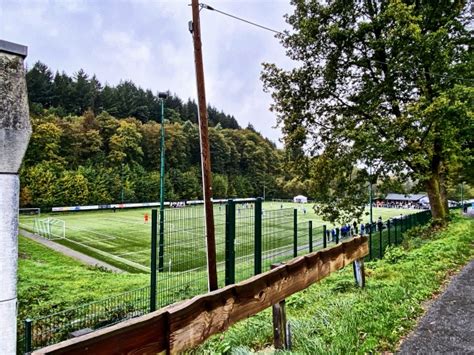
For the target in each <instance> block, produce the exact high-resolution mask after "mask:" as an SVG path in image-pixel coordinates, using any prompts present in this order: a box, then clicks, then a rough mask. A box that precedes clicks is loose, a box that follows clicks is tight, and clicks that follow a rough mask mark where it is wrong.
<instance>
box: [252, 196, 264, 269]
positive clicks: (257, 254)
mask: <svg viewBox="0 0 474 355" xmlns="http://www.w3.org/2000/svg"><path fill="white" fill-rule="evenodd" d="M254 211H255V216H254V217H255V223H254V226H255V241H254V243H255V245H254V247H255V248H254V273H255V275H258V274H260V273H261V272H262V198H261V197H258V198H257V200H256V201H255V210H254Z"/></svg>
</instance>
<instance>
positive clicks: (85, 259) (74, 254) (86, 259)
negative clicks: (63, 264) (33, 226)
mask: <svg viewBox="0 0 474 355" xmlns="http://www.w3.org/2000/svg"><path fill="white" fill-rule="evenodd" d="M20 234H21V235H22V236H24V237H26V238H29V239H31V240H34V241H35V242H37V243H40V244H42V245H44V246H46V247H48V248H50V249H53V250H55V251H57V252H59V253H61V254H64V255H66V256H69V257H71V258H73V259H76V260H78V261H80V262H81V263H83V264H86V265H90V266H100V267H103V268H105V269H107V270H110V271H112V272H117V273H121V272H124V271H123V270H121V269H119V268H117V267H115V266H112V265H110V264H107V263H105V262H103V261H100V260H97V259H95V258H92V257H90V256H89V255H86V254H82V253H80V252H78V251H75V250H73V249H71V248H68V247H66V246H64V245H61V244H58V243H55V242H53V241H51V240H47V239H44V238H41V237H40V236H38V235H36V234H33V233H30V232H28V231H26V230H24V229H20Z"/></svg>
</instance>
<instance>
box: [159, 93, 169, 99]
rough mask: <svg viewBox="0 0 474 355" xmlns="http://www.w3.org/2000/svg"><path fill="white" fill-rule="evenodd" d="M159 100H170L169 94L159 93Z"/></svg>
mask: <svg viewBox="0 0 474 355" xmlns="http://www.w3.org/2000/svg"><path fill="white" fill-rule="evenodd" d="M158 98H160V99H163V100H166V99H167V98H168V93H166V92H159V93H158Z"/></svg>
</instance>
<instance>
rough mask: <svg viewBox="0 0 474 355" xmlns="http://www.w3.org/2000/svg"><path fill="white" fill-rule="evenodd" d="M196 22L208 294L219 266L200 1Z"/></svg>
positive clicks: (194, 5)
mask: <svg viewBox="0 0 474 355" xmlns="http://www.w3.org/2000/svg"><path fill="white" fill-rule="evenodd" d="M191 7H192V12H193V21H192V23H191V24H189V30H190V32H191V34H192V36H193V44H194V64H195V69H196V84H197V93H198V106H199V110H198V118H199V141H200V146H201V170H202V187H203V195H204V196H203V197H204V211H205V212H204V215H205V219H206V244H207V272H208V288H209V291H213V290H216V289H217V287H218V285H217V265H216V240H215V231H214V211H213V206H212V200H211V199H212V176H211V154H210V149H209V135H208V127H207V107H206V89H205V85H204V65H203V60H202V44H201V20H200V17H199V1H198V0H192V2H191Z"/></svg>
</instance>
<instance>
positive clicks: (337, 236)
mask: <svg viewBox="0 0 474 355" xmlns="http://www.w3.org/2000/svg"><path fill="white" fill-rule="evenodd" d="M336 244H339V228H336Z"/></svg>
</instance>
